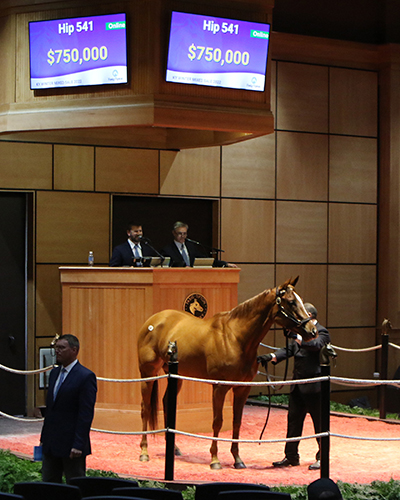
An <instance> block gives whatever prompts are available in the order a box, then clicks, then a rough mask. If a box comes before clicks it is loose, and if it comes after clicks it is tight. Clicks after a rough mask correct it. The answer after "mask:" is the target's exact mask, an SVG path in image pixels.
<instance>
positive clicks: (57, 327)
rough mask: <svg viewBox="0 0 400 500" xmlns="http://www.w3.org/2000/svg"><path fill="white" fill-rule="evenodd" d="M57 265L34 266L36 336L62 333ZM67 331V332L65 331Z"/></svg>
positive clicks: (50, 335)
mask: <svg viewBox="0 0 400 500" xmlns="http://www.w3.org/2000/svg"><path fill="white" fill-rule="evenodd" d="M58 267H59V266H58V265H40V264H39V265H37V266H36V325H35V326H36V336H38V337H51V338H53V337H54V336H55V335H56V333H58V334H59V335H61V333H62V324H61V319H62V316H61V314H62V312H61V285H60V271H59V270H58ZM65 333H69V332H65Z"/></svg>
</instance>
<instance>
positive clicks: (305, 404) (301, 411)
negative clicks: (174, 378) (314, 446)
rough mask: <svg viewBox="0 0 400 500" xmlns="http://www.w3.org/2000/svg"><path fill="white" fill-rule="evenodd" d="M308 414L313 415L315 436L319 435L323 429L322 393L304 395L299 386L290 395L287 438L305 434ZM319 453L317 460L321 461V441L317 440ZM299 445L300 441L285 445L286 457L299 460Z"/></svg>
mask: <svg viewBox="0 0 400 500" xmlns="http://www.w3.org/2000/svg"><path fill="white" fill-rule="evenodd" d="M307 413H309V414H310V415H311V419H312V421H313V424H314V430H315V434H318V433H319V432H321V431H320V429H321V392H312V393H306V394H304V393H302V392H300V389H299V386H298V385H296V387H295V388H294V389H293V390H292V391H291V393H290V395H289V411H288V417H287V418H288V425H287V435H286V437H287V438H292V437H297V436H301V434H302V432H303V424H304V419H305V418H306V415H307ZM317 442H318V452H317V454H316V456H315V458H316V460H320V439H319V438H317ZM299 443H300V441H291V442H288V443H286V445H285V456H286V458H288V459H289V460H298V459H299Z"/></svg>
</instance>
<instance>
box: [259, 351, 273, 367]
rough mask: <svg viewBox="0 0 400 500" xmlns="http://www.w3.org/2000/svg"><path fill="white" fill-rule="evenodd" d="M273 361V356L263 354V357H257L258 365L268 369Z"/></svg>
mask: <svg viewBox="0 0 400 500" xmlns="http://www.w3.org/2000/svg"><path fill="white" fill-rule="evenodd" d="M271 359H272V354H262V355H261V356H257V363H261V365H262V366H263V367H264V368H266V367H267V365H268V363H269V361H271Z"/></svg>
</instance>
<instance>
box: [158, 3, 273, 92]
mask: <svg viewBox="0 0 400 500" xmlns="http://www.w3.org/2000/svg"><path fill="white" fill-rule="evenodd" d="M269 33H270V25H269V24H266V23H255V22H248V21H235V20H232V19H224V18H219V17H210V16H203V15H198V14H187V13H183V12H172V18H171V30H170V39H169V48H168V62H167V74H166V80H167V81H168V82H175V83H189V84H194V85H207V86H214V87H227V88H235V89H245V90H255V91H263V90H264V88H265V75H266V68H267V56H268V46H269Z"/></svg>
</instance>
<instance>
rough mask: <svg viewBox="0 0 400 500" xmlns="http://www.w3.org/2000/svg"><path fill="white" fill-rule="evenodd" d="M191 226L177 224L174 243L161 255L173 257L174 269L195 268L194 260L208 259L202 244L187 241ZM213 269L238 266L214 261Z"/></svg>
mask: <svg viewBox="0 0 400 500" xmlns="http://www.w3.org/2000/svg"><path fill="white" fill-rule="evenodd" d="M188 229H189V226H188V225H187V224H185V223H184V222H180V221H178V222H175V224H174V227H173V228H172V236H173V237H174V241H173V242H172V243H170V244H169V245H167V246H165V247H164V248H163V249H162V251H161V253H162V254H163V255H164V256H165V257H171V261H170V265H171V266H172V267H186V266H188V267H189V266H190V267H193V264H194V259H195V258H197V257H200V258H201V257H203V258H204V257H206V255H205V252H204V251H203V249H202V247H201V245H200V244H197V243H193V242H191V241H188V240H187V233H188ZM213 267H237V266H236V264H231V263H229V262H225V261H224V260H218V259H214V263H213Z"/></svg>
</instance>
